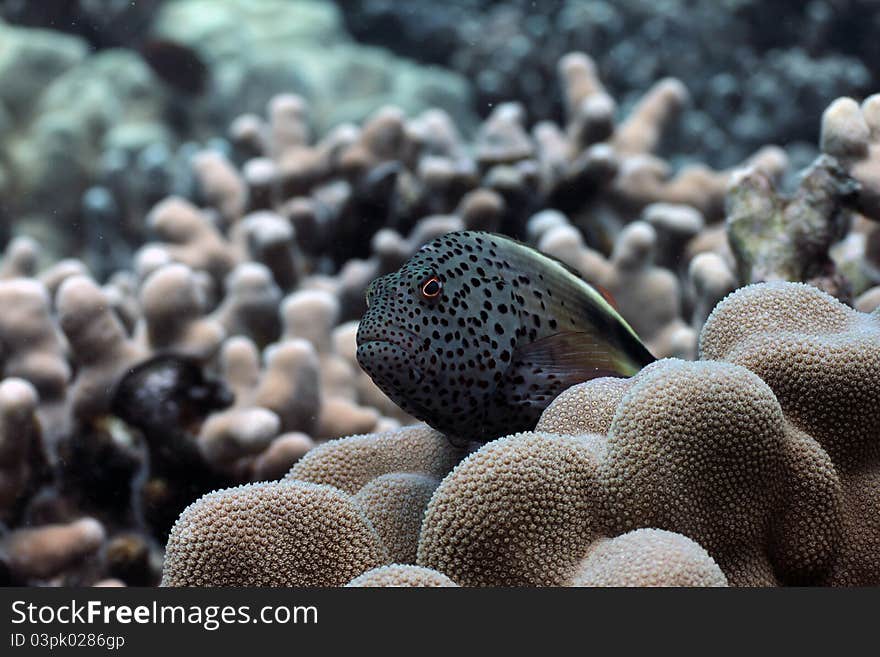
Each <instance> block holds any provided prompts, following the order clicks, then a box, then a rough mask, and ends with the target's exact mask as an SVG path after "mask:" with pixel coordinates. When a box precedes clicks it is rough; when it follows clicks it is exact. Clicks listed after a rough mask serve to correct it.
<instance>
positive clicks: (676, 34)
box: [337, 0, 880, 166]
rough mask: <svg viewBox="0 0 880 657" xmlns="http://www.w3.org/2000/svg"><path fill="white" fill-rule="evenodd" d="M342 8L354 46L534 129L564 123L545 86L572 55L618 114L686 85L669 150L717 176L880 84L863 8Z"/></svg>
mask: <svg viewBox="0 0 880 657" xmlns="http://www.w3.org/2000/svg"><path fill="white" fill-rule="evenodd" d="M337 3H338V4H339V5H340V6H341V7H344V8H345V10H346V11H345V14H344V17H345V20H346V25H347V26H348V28H349V30H351V32H352V33H353V34H354V35H355V36H356V37H357V38H360V39H363V40H366V41H368V42H372V43H381V44H382V45H385V46H386V47H389V48H391V49H393V50H394V51H396V52H400V53H402V54H405V55H407V56H409V57H413V58H416V59H420V60H422V61H427V62H431V63H442V64H445V65H447V66H449V67H451V68H452V69H453V70H456V71H459V72H461V73H462V74H464V75H465V76H466V77H467V78H468V79H469V80H473V87H474V94H475V97H476V100H477V103H476V106H477V108H478V109H479V110H480V111H481V113H485V114H488V113H489V112H490V111H491V108H492V107H493V106H495V105H497V104H498V103H499V102H503V101H505V100H507V99H509V98H522V99H524V101H525V102H526V103H527V106H526V109H527V111H528V113H529V115H530V116H531V117H533V118H534V120H546V119H558V117H559V116H560V115H561V112H562V111H563V108H564V106H565V95H564V94H561V93H559V90H558V89H557V88H555V87H554V86H553V84H552V82H551V80H552V72H553V67H554V66H555V65H556V62H557V60H558V59H559V58H560V57H562V56H563V55H565V54H566V53H567V52H570V51H572V50H589V51H590V52H592V53H595V55H596V57H597V66H598V68H599V70H600V71H601V73H602V76H603V77H604V78H605V79H606V80H607V81H608V84H609V87H610V88H611V89H612V90H613V91H614V93H615V95H616V96H618V97H620V98H621V105H622V106H623V107H630V106H632V105H633V104H634V103H635V98H636V97H637V96H638V95H639V94H640V93H641V91H642V90H643V89H644V88H645V87H646V86H647V85H649V84H650V83H651V82H652V80H653V79H655V78H657V77H661V76H663V75H672V76H675V77H677V78H680V79H682V80H685V81H686V82H687V84H688V87H689V88H690V90H691V92H692V95H693V103H692V108H691V110H690V112H689V118H688V120H687V121H686V122H683V123H682V125H681V129H680V130H676V131H674V133H673V134H671V135H670V139H668V140H666V144H665V146H666V147H669V146H672V145H674V146H673V147H676V148H681V150H682V151H684V152H688V153H695V154H697V159H698V160H700V161H706V162H711V163H713V164H715V165H720V166H729V165H732V164H734V163H735V162H736V161H738V160H740V159H742V158H743V157H745V156H746V155H748V153H749V152H750V151H751V150H754V149H756V148H758V147H759V146H760V145H762V144H765V143H768V142H777V143H798V142H799V144H798V146H797V148H801V147H802V146H803V145H805V144H807V143H811V142H815V139H816V136H817V130H816V124H815V123H814V122H813V119H812V118H810V117H812V116H816V115H818V114H819V113H820V112H821V111H822V109H823V107H824V106H825V105H826V104H827V103H828V102H829V101H830V100H831V99H833V98H835V97H837V96H841V95H860V94H863V93H864V92H866V91H868V90H870V89H874V88H876V87H877V85H878V83H880V68H878V66H877V64H876V62H878V61H880V58H878V56H880V49H878V47H877V43H876V39H875V38H874V35H876V30H877V28H878V25H880V23H878V21H880V18H878V16H877V13H876V11H875V9H876V7H875V6H874V4H873V3H872V2H871V0H843V1H834V2H826V1H819V2H812V3H777V4H774V5H772V6H769V5H767V3H763V2H758V1H756V0H714V1H702V0H697V1H692V0H659V1H658V2H652V3H645V2H641V1H640V0H615V1H614V2H610V1H608V0H600V1H596V2H582V1H580V0H562V1H560V2H543V3H542V2H528V1H527V0H508V1H507V2H503V3H496V2H490V1H489V0H467V1H466V2H465V1H463V2H452V3H445V4H444V5H443V6H442V8H441V7H440V6H438V5H437V4H436V3H432V2H430V1H429V0H412V1H410V2H407V3H406V5H405V6H404V5H401V4H400V3H396V2H392V1H389V0H337ZM783 98H784V99H787V102H780V99H783Z"/></svg>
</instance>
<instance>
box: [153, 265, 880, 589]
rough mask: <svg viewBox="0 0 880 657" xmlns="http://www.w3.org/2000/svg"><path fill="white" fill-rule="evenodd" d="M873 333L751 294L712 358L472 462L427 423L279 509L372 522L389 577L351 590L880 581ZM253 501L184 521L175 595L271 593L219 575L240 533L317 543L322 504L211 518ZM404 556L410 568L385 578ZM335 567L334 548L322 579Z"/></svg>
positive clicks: (576, 411) (176, 550)
mask: <svg viewBox="0 0 880 657" xmlns="http://www.w3.org/2000/svg"><path fill="white" fill-rule="evenodd" d="M878 338H880V316H878V315H877V314H876V313H874V314H870V315H869V314H864V313H859V312H858V311H856V310H853V309H851V308H848V307H846V306H844V305H843V304H841V303H840V302H838V301H836V300H835V299H833V298H832V297H830V296H829V295H827V294H826V293H824V292H822V291H821V290H819V289H817V288H815V287H813V286H809V285H806V284H801V283H784V282H772V283H764V284H757V285H751V286H748V287H745V288H742V289H740V290H738V291H736V292H735V293H733V294H731V295H729V296H728V297H727V298H726V299H725V300H723V301H722V302H721V303H720V304H719V305H718V306H717V307H716V308H715V309H714V311H713V312H712V314H711V315H710V317H709V319H708V321H707V323H706V325H705V327H704V328H703V331H702V334H701V339H700V355H701V358H703V360H699V361H696V362H688V361H682V360H677V359H666V360H661V361H658V362H656V363H653V364H652V365H649V366H648V367H646V368H644V369H643V370H642V371H641V372H640V373H639V374H637V375H636V376H635V377H633V378H631V379H625V380H619V379H595V380H592V381H589V382H587V383H583V384H580V385H578V386H575V387H574V388H572V389H570V390H569V391H567V392H566V393H563V395H561V396H560V397H559V398H558V399H557V400H556V401H555V402H554V403H553V404H551V405H550V406H549V407H548V408H547V409H546V410H545V412H544V415H543V416H542V418H541V422H540V423H539V425H538V430H537V431H535V432H529V433H521V434H516V435H512V436H508V437H504V438H501V439H498V440H495V441H492V442H489V443H487V444H486V445H484V446H482V447H480V448H479V449H477V450H476V451H473V452H471V453H470V454H469V455H467V456H464V458H463V460H461V461H460V462H458V463H457V465H456V461H458V459H459V458H461V456H463V453H462V452H457V453H456V452H455V451H454V450H453V448H451V447H450V446H449V445H448V444H447V443H445V442H444V440H443V437H442V436H440V435H439V434H436V433H435V432H431V431H430V430H427V429H419V428H409V429H403V430H399V431H397V432H392V433H389V434H375V435H368V436H358V437H353V438H345V439H342V440H339V441H334V442H332V443H329V444H327V445H325V446H323V447H320V448H318V449H316V450H313V451H312V452H310V453H309V454H308V455H307V456H306V457H305V458H304V459H303V460H302V461H300V462H299V463H298V464H297V465H296V466H294V468H293V469H292V470H291V472H290V473H289V474H288V476H287V477H286V478H285V479H284V480H283V481H282V482H280V483H277V484H265V485H264V486H267V487H269V489H270V490H271V491H272V492H271V493H267V494H266V495H267V496H274V495H280V494H281V493H280V492H278V491H285V493H286V494H287V495H289V496H291V497H296V498H297V499H298V500H300V502H299V503H300V504H302V505H303V507H304V508H307V506H308V504H309V502H308V501H307V500H308V499H310V498H308V496H307V495H305V493H304V492H303V491H306V490H308V491H311V490H312V488H310V487H317V488H318V489H320V490H327V491H334V495H335V496H336V497H333V503H332V504H329V505H328V509H327V512H326V514H325V515H324V517H326V518H331V519H335V517H336V512H335V511H333V509H335V508H336V506H335V505H337V504H341V502H339V501H338V500H339V499H345V500H347V501H348V504H350V505H351V508H353V509H357V510H358V513H357V517H358V519H359V520H358V523H357V524H356V526H357V527H358V528H361V527H362V525H361V524H359V523H364V526H366V527H369V528H370V529H371V531H372V532H373V533H372V534H371V535H372V536H373V537H374V538H373V540H374V541H375V542H376V543H377V544H378V545H380V546H382V548H383V556H382V557H381V558H382V559H384V560H385V561H384V564H385V568H384V569H379V571H370V572H367V571H368V570H369V568H368V567H367V565H363V566H360V567H361V568H363V569H364V570H363V572H362V573H361V574H360V576H359V577H358V578H356V579H355V580H354V582H352V585H384V584H386V583H390V584H392V585H393V584H404V585H406V584H416V585H419V584H424V583H427V582H436V581H438V578H440V577H441V576H442V577H445V578H448V579H449V580H451V581H452V582H455V583H456V584H458V585H460V586H529V585H531V586H540V585H544V586H620V585H640V586H682V585H686V586H696V585H701V586H725V585H731V586H773V585H786V584H787V585H797V584H828V585H870V584H876V583H877V582H878V581H880V573H878V571H877V564H878V563H880V547H878V546H880V538H878V533H877V527H876V526H875V525H876V522H875V517H874V516H875V515H876V514H872V513H870V512H866V509H868V508H873V507H874V506H876V504H877V500H876V495H875V494H874V492H873V491H874V489H875V488H876V486H875V484H876V481H875V479H876V477H875V474H876V473H875V470H876V463H875V461H876V452H877V445H878V444H880V435H878V434H877V428H878V426H880V423H878V418H877V412H878V409H880V397H878V395H880V381H878V380H877V377H878V374H877V372H878V371H880V369H878V367H877V365H878V359H880V351H878V349H880V347H878V345H880V340H878ZM747 368H748V369H747ZM549 431H552V432H553V433H548V432H549ZM453 466H454V467H453ZM450 468H452V470H451V472H449V473H448V474H446V471H447V470H449V469H450ZM438 478H439V479H440V482H439V485H437V479H438ZM435 486H436V489H435V488H434V487H435ZM241 491H242V489H240V488H234V489H229V490H227V491H220V492H218V493H212V494H211V495H209V496H207V497H205V498H203V499H202V500H200V501H199V502H197V503H196V504H194V505H193V506H192V507H190V508H189V509H188V510H187V512H185V513H184V514H183V515H182V516H181V518H180V520H179V521H178V523H177V525H176V527H175V530H174V531H173V532H172V539H171V541H170V542H169V546H168V554H169V560H168V561H166V576H165V582H166V583H167V584H192V583H197V582H198V583H210V584H220V583H226V584H229V583H234V584H236V585H247V584H253V583H255V582H261V581H262V579H261V578H263V577H264V576H263V575H262V574H261V572H259V571H246V570H245V568H244V566H243V565H242V566H239V565H238V564H239V561H238V560H237V559H236V560H234V561H233V565H232V566H229V567H230V568H234V569H235V572H236V575H235V576H234V578H232V579H230V578H228V577H227V573H228V570H227V567H226V566H224V567H222V568H221V567H219V566H218V567H217V568H216V569H212V568H211V567H206V566H205V564H206V563H213V561H210V560H211V559H214V558H215V557H214V556H212V555H216V554H230V553H232V554H238V553H237V552H236V546H237V544H238V542H239V541H240V539H239V538H238V536H237V534H236V531H235V529H234V528H235V527H238V526H240V525H239V523H245V524H246V526H248V527H249V528H251V530H252V532H253V535H255V536H259V537H260V539H259V540H260V541H261V547H260V548H259V549H258V550H256V552H255V553H250V552H249V553H248V554H247V559H254V558H260V555H263V554H277V553H286V550H285V549H283V547H282V546H284V545H285V541H287V540H288V539H287V538H286V537H287V536H290V535H293V536H300V535H301V533H302V532H309V531H313V530H312V529H311V523H312V520H310V519H311V518H313V517H314V512H313V511H312V510H309V511H308V513H305V514H304V515H303V518H304V520H302V521H296V520H291V519H289V516H286V518H287V520H286V521H287V522H290V523H292V525H293V527H292V528H291V529H290V530H289V532H288V533H283V534H281V535H279V534H277V533H276V529H275V528H276V525H275V524H272V523H269V524H264V523H261V522H260V519H259V517H258V515H255V516H253V519H252V521H249V522H248V521H245V520H243V519H241V520H239V519H236V520H235V521H233V523H232V524H229V523H227V522H226V520H225V518H226V516H219V515H216V514H214V515H212V514H211V513H210V512H203V511H202V509H203V508H206V507H207V508H209V509H212V510H213V509H215V508H217V506H219V505H223V504H228V505H234V504H236V503H237V500H239V499H240V497H241V496H242V492H241ZM432 491H433V492H432ZM328 494H329V493H328ZM428 498H430V499H428ZM291 503H292V502H291ZM322 503H323V502H322ZM257 508H261V507H259V506H257ZM346 508H348V507H346ZM422 508H424V509H425V510H424V514H423V515H421V514H420V513H419V511H420V510H421V509H422ZM257 513H259V512H257ZM234 517H235V518H238V516H237V515H235V516H234ZM419 521H420V524H421V527H420V529H419V530H418V540H417V543H416V544H415V546H414V547H415V548H416V551H415V560H414V563H415V565H417V566H420V567H423V568H428V569H430V570H429V571H427V573H426V572H423V571H418V572H414V571H412V570H411V564H412V563H413V561H412V552H408V550H410V549H411V548H412V547H413V543H412V537H413V535H414V532H413V530H414V528H415V526H416V525H418V524H419ZM328 522H335V520H328ZM322 531H327V530H326V529H324V530H322ZM333 531H336V530H335V529H334V530H333ZM350 531H352V532H353V534H352V536H359V535H360V534H358V532H360V531H362V529H356V530H355V529H352V530H350ZM380 537H381V538H380ZM398 550H399V552H398ZM391 551H394V552H397V554H399V555H400V556H406V555H407V554H408V555H409V557H410V558H409V559H402V560H400V563H401V564H410V567H407V566H406V565H395V566H390V564H391V563H392V562H393V561H395V560H396V557H395V556H392V554H391ZM170 555H173V559H172V558H171V556H170ZM206 560H207V561H206ZM336 563H337V556H336V552H335V551H334V552H331V553H330V554H328V555H327V556H326V557H325V560H324V561H322V563H321V565H320V566H319V567H318V570H320V568H321V567H333V566H334V565H335V564H336ZM344 563H345V565H344V567H341V568H340V572H339V573H338V574H339V575H340V577H341V575H342V573H343V572H344V573H345V574H349V573H350V572H351V569H350V568H349V565H350V562H349V561H345V562H344ZM284 567H285V568H286V571H285V572H284V573H283V574H277V573H276V574H275V575H274V577H280V578H284V577H289V578H291V579H289V580H287V581H293V582H297V583H305V582H306V581H307V580H305V579H303V578H301V576H300V575H299V574H298V568H300V567H301V566H299V565H298V564H295V563H294V564H287V565H285V566H284ZM181 572H186V573H187V575H186V576H180V575H179V573H181ZM327 581H329V580H327Z"/></svg>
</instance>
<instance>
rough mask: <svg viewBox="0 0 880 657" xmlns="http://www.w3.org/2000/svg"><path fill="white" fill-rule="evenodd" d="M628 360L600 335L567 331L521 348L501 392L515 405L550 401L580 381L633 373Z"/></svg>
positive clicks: (517, 351)
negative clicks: (598, 336)
mask: <svg viewBox="0 0 880 657" xmlns="http://www.w3.org/2000/svg"><path fill="white" fill-rule="evenodd" d="M634 373H635V372H633V371H631V368H629V367H627V365H626V359H625V358H622V357H621V356H620V355H619V354H617V353H616V352H615V349H614V348H613V347H611V346H610V345H607V344H605V343H603V342H602V340H601V339H600V338H599V339H597V338H596V336H594V335H592V334H590V333H586V332H577V331H564V332H561V333H556V334H554V335H550V336H548V337H545V338H541V339H539V340H535V341H534V342H531V343H529V344H527V345H524V346H523V347H521V348H519V349H517V350H516V351H515V352H514V354H513V358H512V363H511V367H510V368H509V369H508V371H507V373H506V375H505V377H504V380H503V381H502V384H501V385H500V386H499V388H498V391H499V392H500V393H501V394H502V395H503V396H504V397H505V398H506V399H507V401H508V403H514V404H535V403H538V404H541V403H543V404H544V405H546V404H549V403H550V401H552V400H553V399H554V398H555V397H556V396H558V395H559V393H561V392H562V391H563V390H566V389H567V388H570V387H571V386H573V385H575V384H577V383H583V382H584V381H589V380H590V379H597V378H600V377H605V376H613V377H623V376H631V375H632V374H634Z"/></svg>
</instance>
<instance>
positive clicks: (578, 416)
mask: <svg viewBox="0 0 880 657" xmlns="http://www.w3.org/2000/svg"><path fill="white" fill-rule="evenodd" d="M631 386H632V379H624V378H620V379H615V378H610V377H602V378H598V379H592V380H590V381H586V382H584V383H579V384H577V385H574V386H572V387H571V388H569V389H568V390H565V391H564V392H562V393H561V394H560V395H559V396H558V397H557V398H556V399H554V400H553V401H552V402H551V403H550V405H549V406H548V407H547V408H546V409H544V412H543V413H542V414H541V419H540V420H539V421H538V424H537V426H536V427H535V431H541V432H544V433H558V434H562V435H565V436H581V435H584V434H588V433H597V434H601V435H606V434H607V433H608V432H609V431H610V430H611V420H612V419H613V418H614V413H615V412H616V411H617V406H618V404H620V400H621V399H623V396H624V395H625V394H626V392H627V391H628V390H629V389H630V387H631Z"/></svg>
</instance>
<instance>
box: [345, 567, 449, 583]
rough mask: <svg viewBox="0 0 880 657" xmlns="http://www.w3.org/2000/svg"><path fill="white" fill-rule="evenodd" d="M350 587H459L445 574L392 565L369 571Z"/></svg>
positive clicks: (426, 569) (354, 580)
mask: <svg viewBox="0 0 880 657" xmlns="http://www.w3.org/2000/svg"><path fill="white" fill-rule="evenodd" d="M346 586H350V587H402V586H406V587H452V586H456V587H457V586H458V584H456V583H455V582H453V581H452V580H451V579H449V578H448V577H447V576H446V575H444V574H443V573H440V572H437V571H436V570H432V569H430V568H423V567H421V566H411V565H407V564H396V563H393V564H390V565H388V566H380V567H379V568H374V569H373V570H368V571H367V572H365V573H364V574H363V575H359V576H358V577H355V578H354V579H353V580H351V581H350V582H349V583H348V584H346Z"/></svg>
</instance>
